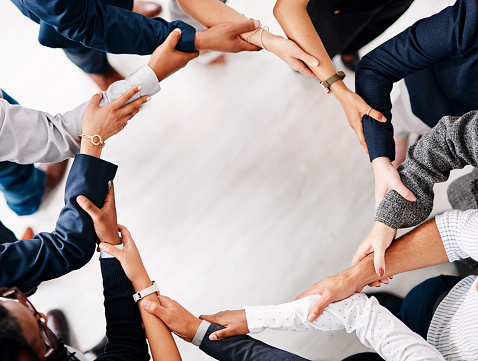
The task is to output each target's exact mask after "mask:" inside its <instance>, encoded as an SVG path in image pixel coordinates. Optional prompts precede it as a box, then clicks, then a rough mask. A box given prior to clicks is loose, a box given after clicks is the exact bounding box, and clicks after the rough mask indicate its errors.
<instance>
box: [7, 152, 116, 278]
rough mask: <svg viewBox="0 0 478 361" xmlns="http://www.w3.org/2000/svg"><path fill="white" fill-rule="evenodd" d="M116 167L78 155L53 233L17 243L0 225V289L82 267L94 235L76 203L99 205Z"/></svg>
mask: <svg viewBox="0 0 478 361" xmlns="http://www.w3.org/2000/svg"><path fill="white" fill-rule="evenodd" d="M116 169H117V166H116V165H114V164H111V163H109V162H106V161H104V160H101V159H98V158H95V157H90V156H88V155H84V154H78V155H77V156H76V157H75V161H74V162H73V165H72V167H71V170H70V174H69V175H68V180H67V182H66V187H65V206H64V207H63V209H62V211H61V213H60V216H59V218H58V222H57V223H56V227H55V230H54V231H53V232H51V233H47V232H42V233H39V234H37V235H36V236H35V237H34V238H33V239H21V240H17V239H16V237H15V236H14V235H13V233H12V232H11V231H10V230H8V229H7V228H6V227H5V226H4V225H3V224H1V222H0V286H7V287H12V286H17V287H28V286H32V285H36V284H38V283H39V282H41V281H46V280H50V279H52V278H57V277H60V276H62V275H64V274H66V273H68V272H71V271H73V270H76V269H78V268H80V267H82V266H84V265H85V264H86V263H87V262H88V261H89V260H90V259H91V257H92V256H93V254H94V252H95V246H96V234H95V231H94V228H93V222H92V220H91V218H90V216H89V215H88V214H87V213H86V212H84V211H83V210H82V209H81V208H80V206H79V205H78V204H77V202H76V197H77V196H79V195H84V196H86V197H87V198H89V199H90V200H91V201H92V202H93V203H94V204H95V205H96V206H98V207H101V206H102V205H103V201H104V198H105V196H106V193H107V191H108V181H109V180H112V179H113V178H114V176H115V174H116Z"/></svg>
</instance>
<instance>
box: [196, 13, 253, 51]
mask: <svg viewBox="0 0 478 361" xmlns="http://www.w3.org/2000/svg"><path fill="white" fill-rule="evenodd" d="M259 26H260V22H259V21H257V20H247V21H244V22H242V23H225V24H218V25H215V26H213V27H211V28H209V29H205V30H202V31H198V32H196V37H195V39H194V44H195V47H196V50H214V51H222V52H227V53H238V52H240V51H258V50H261V48H260V47H259V46H256V45H254V44H249V43H248V42H247V41H245V40H243V39H242V38H241V34H243V33H247V32H251V31H253V30H255V29H257V28H258V27H259Z"/></svg>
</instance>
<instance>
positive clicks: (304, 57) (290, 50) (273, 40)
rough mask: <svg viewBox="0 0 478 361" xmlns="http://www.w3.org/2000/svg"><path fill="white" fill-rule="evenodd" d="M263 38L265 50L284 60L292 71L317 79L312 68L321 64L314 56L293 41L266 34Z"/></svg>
mask: <svg viewBox="0 0 478 361" xmlns="http://www.w3.org/2000/svg"><path fill="white" fill-rule="evenodd" d="M263 37H264V39H263V44H264V46H265V48H266V49H267V50H269V51H270V52H271V53H274V54H275V55H277V56H278V57H279V58H281V59H282V60H284V61H285V62H286V63H287V64H289V66H290V67H291V68H292V69H294V70H295V71H298V72H300V73H302V74H304V75H305V76H308V77H310V78H317V76H316V75H315V74H314V73H313V72H312V71H311V70H310V68H314V67H317V66H319V62H318V60H317V59H315V58H314V57H313V56H312V55H309V54H307V53H306V52H305V51H303V50H302V49H301V48H300V47H299V46H298V45H297V44H296V43H294V42H293V41H292V40H289V39H284V38H283V37H281V36H277V35H273V34H271V33H265V32H264V34H263Z"/></svg>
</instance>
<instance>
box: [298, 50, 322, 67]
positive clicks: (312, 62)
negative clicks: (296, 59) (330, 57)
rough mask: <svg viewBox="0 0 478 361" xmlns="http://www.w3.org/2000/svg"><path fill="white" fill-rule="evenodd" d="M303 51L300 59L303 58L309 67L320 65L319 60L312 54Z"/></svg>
mask: <svg viewBox="0 0 478 361" xmlns="http://www.w3.org/2000/svg"><path fill="white" fill-rule="evenodd" d="M301 51H302V54H301V55H300V60H302V61H303V62H304V63H305V64H306V65H307V66H308V67H309V68H315V67H317V66H319V61H318V60H317V59H316V58H314V57H313V56H312V55H309V54H307V53H306V52H305V51H303V50H302V49H301Z"/></svg>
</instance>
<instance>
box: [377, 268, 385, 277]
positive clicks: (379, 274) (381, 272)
mask: <svg viewBox="0 0 478 361" xmlns="http://www.w3.org/2000/svg"><path fill="white" fill-rule="evenodd" d="M375 271H376V272H377V274H378V276H379V277H383V275H384V274H385V271H384V270H383V268H382V267H379V268H377V269H376V270H375Z"/></svg>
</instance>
